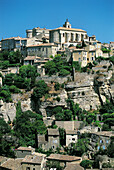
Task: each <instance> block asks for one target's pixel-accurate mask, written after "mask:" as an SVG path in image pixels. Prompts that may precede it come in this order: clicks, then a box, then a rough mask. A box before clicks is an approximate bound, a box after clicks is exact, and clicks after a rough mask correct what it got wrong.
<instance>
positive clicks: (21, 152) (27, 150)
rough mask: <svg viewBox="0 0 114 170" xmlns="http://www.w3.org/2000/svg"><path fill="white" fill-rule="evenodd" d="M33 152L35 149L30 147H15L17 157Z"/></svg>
mask: <svg viewBox="0 0 114 170" xmlns="http://www.w3.org/2000/svg"><path fill="white" fill-rule="evenodd" d="M33 152H35V149H34V148H31V147H19V148H17V149H15V153H16V157H17V158H24V157H25V156H26V155H31V154H32V153H33Z"/></svg>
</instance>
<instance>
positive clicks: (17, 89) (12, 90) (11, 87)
mask: <svg viewBox="0 0 114 170" xmlns="http://www.w3.org/2000/svg"><path fill="white" fill-rule="evenodd" d="M9 90H10V92H11V93H21V90H20V89H19V88H17V87H16V86H14V85H12V86H10V87H9Z"/></svg>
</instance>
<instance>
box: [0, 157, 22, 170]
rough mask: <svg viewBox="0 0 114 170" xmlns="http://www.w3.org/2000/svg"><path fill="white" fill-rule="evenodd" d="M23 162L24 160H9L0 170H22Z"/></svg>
mask: <svg viewBox="0 0 114 170" xmlns="http://www.w3.org/2000/svg"><path fill="white" fill-rule="evenodd" d="M22 160H23V158H17V159H13V158H7V160H6V161H4V162H3V163H2V164H1V165H0V170H22V166H21V162H22Z"/></svg>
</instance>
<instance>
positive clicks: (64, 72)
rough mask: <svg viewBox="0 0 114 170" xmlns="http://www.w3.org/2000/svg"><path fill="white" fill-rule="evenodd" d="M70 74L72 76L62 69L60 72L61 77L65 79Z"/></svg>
mask: <svg viewBox="0 0 114 170" xmlns="http://www.w3.org/2000/svg"><path fill="white" fill-rule="evenodd" d="M69 74H70V72H69V71H67V70H66V69H61V70H60V72H59V76H62V77H65V76H67V75H69Z"/></svg>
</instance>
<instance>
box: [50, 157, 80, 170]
mask: <svg viewBox="0 0 114 170" xmlns="http://www.w3.org/2000/svg"><path fill="white" fill-rule="evenodd" d="M47 160H48V161H51V162H52V161H59V162H60V166H62V167H63V168H65V167H66V166H67V164H68V163H73V164H75V163H77V164H80V162H81V160H82V158H81V157H77V156H69V155H61V154H51V155H50V156H48V157H47Z"/></svg>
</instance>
